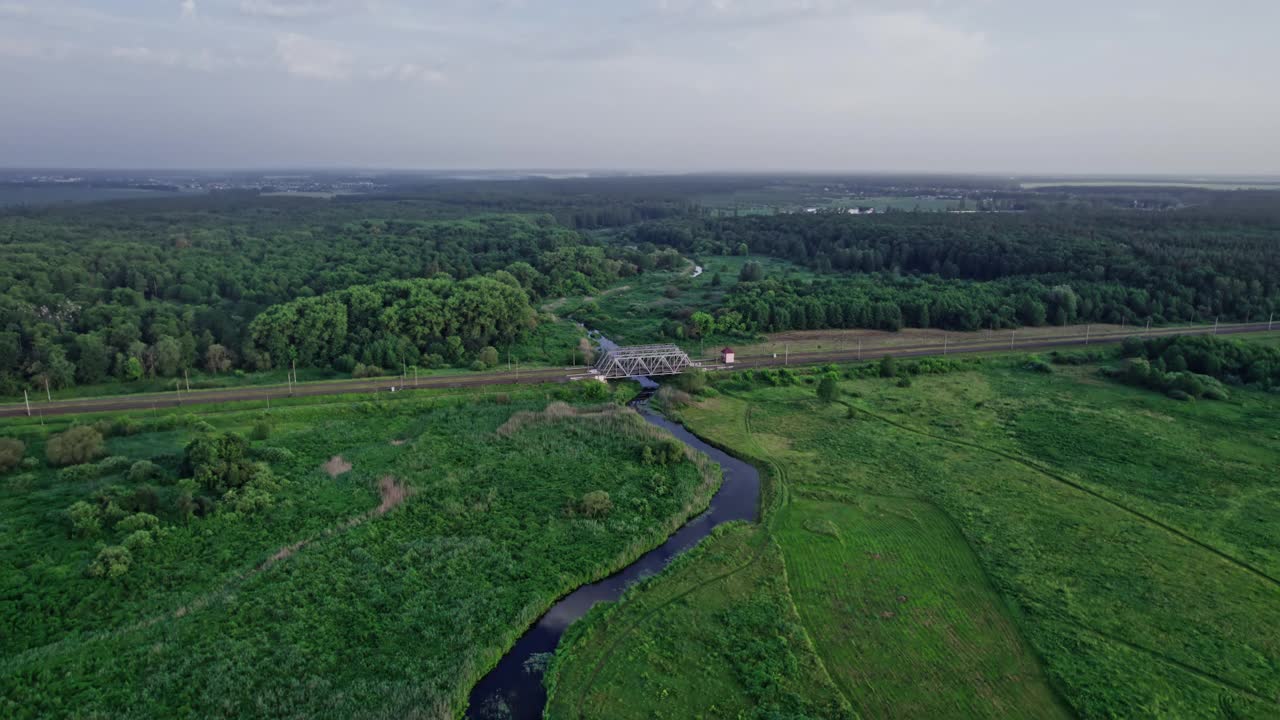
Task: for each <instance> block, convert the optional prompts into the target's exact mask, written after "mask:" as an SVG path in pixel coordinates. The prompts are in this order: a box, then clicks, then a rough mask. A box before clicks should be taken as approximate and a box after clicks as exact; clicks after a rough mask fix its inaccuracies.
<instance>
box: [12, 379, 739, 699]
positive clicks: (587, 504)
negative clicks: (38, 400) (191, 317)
mask: <svg viewBox="0 0 1280 720" xmlns="http://www.w3.org/2000/svg"><path fill="white" fill-rule="evenodd" d="M566 393H567V395H566V397H568V398H569V399H570V400H574V398H575V397H577V395H578V394H579V388H578V387H577V386H573V387H572V388H537V389H528V390H522V391H519V392H516V393H513V394H510V395H508V394H505V393H503V394H488V395H485V394H481V393H474V392H469V393H455V394H454V395H452V396H446V395H443V394H441V393H431V394H428V393H423V394H421V395H418V394H414V395H413V396H412V397H405V398H404V399H400V400H394V401H383V402H365V401H360V400H356V401H353V400H352V399H350V398H345V399H343V398H340V399H337V400H326V401H323V402H307V403H299V404H298V405H296V406H292V407H290V406H283V407H279V406H278V407H277V408H276V409H274V410H272V411H271V413H270V414H269V415H268V414H264V413H263V412H262V411H261V410H244V409H240V408H237V407H236V406H230V407H229V408H225V409H222V410H221V411H215V412H209V413H206V414H205V415H203V416H202V417H199V418H195V417H184V416H178V415H172V416H165V415H159V416H138V417H136V418H134V419H132V420H122V419H121V418H111V419H108V421H107V422H104V423H101V424H100V425H99V426H98V427H99V429H101V430H104V431H106V433H107V434H108V435H109V436H110V437H109V438H108V439H107V440H106V442H105V445H106V447H105V450H104V453H105V454H107V455H109V457H108V458H107V459H104V460H96V461H94V462H92V463H90V464H83V465H74V466H71V467H69V468H67V469H54V468H51V467H48V466H47V465H46V463H45V462H44V460H43V458H44V456H45V452H46V446H47V445H48V444H49V442H50V439H49V436H50V435H52V434H54V433H56V432H61V431H63V430H64V429H65V428H66V426H67V421H64V422H63V424H62V425H59V426H54V425H50V426H41V425H39V424H33V423H31V422H30V421H27V420H26V419H23V421H22V422H18V421H10V422H7V423H6V424H4V425H0V435H4V436H6V437H19V438H22V439H23V440H24V442H25V445H26V447H25V459H24V460H23V461H22V462H21V464H20V465H19V466H18V467H16V468H13V469H12V470H10V471H9V472H7V473H4V474H0V716H4V717H15V718H28V717H29V718H35V717H58V716H86V717H178V716H190V715H198V716H237V717H246V716H259V717H260V716H272V717H299V718H301V717H308V718H309V717H356V716H360V717H368V716H378V717H406V716H417V717H447V716H452V715H457V714H460V713H461V712H462V710H463V705H464V704H465V699H466V694H467V692H468V691H469V689H470V687H471V686H472V684H473V683H474V682H475V681H476V680H477V679H478V678H479V677H480V676H481V675H482V674H483V673H484V672H485V671H486V670H487V669H488V668H489V667H491V666H492V665H493V664H494V663H495V662H496V661H497V660H498V658H499V657H500V656H501V654H502V653H503V652H504V651H505V650H506V648H507V647H509V646H510V644H511V643H512V642H514V640H515V639H516V637H517V636H518V635H519V634H520V633H521V632H522V631H523V630H524V628H525V627H526V626H527V625H528V624H529V623H531V622H532V621H533V620H535V619H536V618H537V617H538V615H539V614H541V613H542V611H543V610H545V609H546V608H547V607H548V606H549V605H550V604H551V602H552V601H553V600H554V599H555V598H557V597H558V596H560V595H561V594H563V593H565V592H567V591H568V590H571V589H572V588H574V587H576V586H578V585H579V584H581V583H583V582H585V581H589V580H592V579H595V578H598V577H600V576H602V575H604V574H606V573H607V572H609V571H610V570H612V569H614V568H617V567H620V566H621V565H623V564H625V563H626V562H628V561H629V560H630V559H632V558H634V557H636V556H638V555H639V554H640V553H641V552H643V551H644V550H647V549H648V548H650V547H653V546H655V545H657V544H659V543H660V542H661V541H662V540H663V539H665V538H666V536H667V534H668V533H669V531H670V530H671V529H673V528H674V527H675V526H677V525H679V524H680V523H681V522H682V521H683V519H684V518H686V517H687V516H689V515H690V514H692V513H694V512H696V511H697V510H699V509H700V508H702V507H703V506H705V504H706V502H707V501H708V499H709V497H710V495H711V493H712V492H713V490H714V488H715V487H716V485H717V484H718V482H719V473H718V471H717V469H716V468H715V467H714V466H711V465H709V464H708V463H706V462H704V461H703V458H702V457H701V456H696V457H695V458H694V460H689V459H685V457H684V456H680V457H673V456H671V455H670V454H667V455H666V456H665V461H666V463H667V464H662V461H659V462H657V463H650V464H648V465H644V464H642V463H641V457H642V454H644V453H643V451H644V450H645V448H653V447H659V448H660V447H664V445H663V443H665V442H666V438H668V437H669V436H665V434H664V433H662V432H661V431H659V430H657V429H655V428H654V427H653V426H651V425H648V424H647V423H644V422H643V421H642V420H641V419H640V418H639V417H638V416H636V415H635V413H633V412H631V411H630V410H627V409H624V408H621V407H619V406H617V405H615V404H612V403H606V404H605V405H581V404H578V405H565V404H560V405H556V404H554V403H552V405H550V406H548V401H549V400H550V399H554V397H555V396H556V395H559V394H566ZM619 399H621V398H619ZM575 402H581V401H577V400H575ZM544 408H545V409H544ZM227 432H234V433H237V434H240V435H242V436H245V437H253V438H258V439H255V440H253V441H252V443H251V445H250V447H249V449H248V458H249V460H244V461H242V460H240V459H227V458H231V455H226V456H225V457H224V462H223V464H222V465H215V466H208V467H206V466H200V467H201V468H203V469H201V470H198V471H197V477H198V478H200V477H203V478H205V479H206V480H207V479H208V478H210V477H212V478H215V480H216V479H218V478H221V479H222V480H226V481H228V482H231V481H233V480H235V481H237V482H238V481H239V480H236V479H237V477H239V479H240V480H243V476H240V475H238V474H239V473H252V477H253V479H252V480H251V481H249V482H247V483H244V484H241V485H239V486H236V487H234V488H233V489H231V490H227V491H225V492H215V491H213V490H211V489H210V487H211V486H209V485H206V484H205V481H202V482H201V484H199V485H197V484H195V483H193V482H191V481H185V480H181V479H180V478H181V477H183V476H185V475H186V474H187V472H189V468H188V466H189V465H190V466H196V464H197V463H198V459H197V458H193V451H187V452H185V453H184V448H185V447H187V445H188V443H189V442H191V441H192V440H201V442H204V443H205V445H199V446H198V447H208V445H209V443H215V444H216V445H217V446H218V447H224V446H225V447H234V446H235V443H233V442H231V441H226V440H224V438H225V437H226V435H225V433H227ZM195 454H196V455H199V452H195ZM115 458H120V459H115ZM139 461H148V464H141V465H139V464H136V463H138V462H139ZM232 466H234V467H235V468H236V471H235V473H222V471H223V470H225V469H227V468H228V467H232ZM209 467H212V468H213V469H212V470H210V469H209ZM219 473H222V474H219ZM233 484H234V483H233ZM654 487H661V488H662V489H663V492H661V493H657V492H653V488H654ZM139 532H140V533H142V535H140V536H139V535H137V533H139ZM104 548H105V549H104Z"/></svg>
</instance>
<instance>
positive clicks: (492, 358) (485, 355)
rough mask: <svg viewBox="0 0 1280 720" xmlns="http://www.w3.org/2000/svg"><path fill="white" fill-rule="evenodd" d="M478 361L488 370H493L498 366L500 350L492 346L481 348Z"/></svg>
mask: <svg viewBox="0 0 1280 720" xmlns="http://www.w3.org/2000/svg"><path fill="white" fill-rule="evenodd" d="M478 359H479V360H480V362H482V363H484V366H485V367H486V368H491V367H493V366H495V365H497V364H498V349H497V348H495V347H494V346H492V345H485V346H484V347H483V348H481V350H480V356H479V358H478Z"/></svg>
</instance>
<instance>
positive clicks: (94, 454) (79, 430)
mask: <svg viewBox="0 0 1280 720" xmlns="http://www.w3.org/2000/svg"><path fill="white" fill-rule="evenodd" d="M102 453H103V445H102V433H100V432H98V431H97V430H94V429H93V428H91V427H87V426H83V425H82V426H80V427H73V428H71V429H70V430H67V431H66V432H64V433H59V434H58V435H54V436H53V437H51V438H49V443H48V444H47V445H46V446H45V457H47V458H49V463H50V464H52V465H79V464H81V463H87V462H89V461H90V460H94V459H96V458H98V457H99V456H101V455H102Z"/></svg>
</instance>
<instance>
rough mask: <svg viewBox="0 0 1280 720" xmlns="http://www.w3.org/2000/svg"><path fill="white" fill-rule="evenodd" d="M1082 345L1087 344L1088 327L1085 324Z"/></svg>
mask: <svg viewBox="0 0 1280 720" xmlns="http://www.w3.org/2000/svg"><path fill="white" fill-rule="evenodd" d="M1084 344H1085V345H1088V344H1089V325H1087V324H1086V325H1085V326H1084Z"/></svg>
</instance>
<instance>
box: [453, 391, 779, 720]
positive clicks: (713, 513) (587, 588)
mask: <svg viewBox="0 0 1280 720" xmlns="http://www.w3.org/2000/svg"><path fill="white" fill-rule="evenodd" d="M643 380H645V381H646V382H645V383H642V385H645V387H646V388H649V389H648V391H646V392H645V393H643V394H641V396H640V398H638V399H637V401H636V402H635V403H633V407H635V408H636V410H639V411H640V413H641V415H642V416H643V417H644V419H645V420H646V421H647V422H649V423H651V424H653V425H657V426H658V427H661V428H664V429H666V430H667V431H669V432H670V433H671V434H672V435H674V436H675V437H676V438H677V439H678V440H680V441H682V442H684V443H685V444H686V445H688V446H690V447H692V448H693V449H694V450H697V451H699V452H702V453H705V454H706V455H707V456H709V457H710V458H711V459H712V460H714V461H715V462H717V463H719V464H720V468H721V469H722V470H723V471H724V482H723V483H722V484H721V485H720V489H719V490H717V491H716V494H715V496H714V497H712V498H711V505H710V507H708V508H707V510H706V511H705V512H703V513H702V514H701V515H698V516H697V517H695V518H693V519H691V520H689V522H687V523H685V524H684V526H682V527H681V528H680V529H679V530H677V531H676V532H675V534H674V535H672V536H671V537H670V538H668V539H667V541H666V542H665V543H663V544H662V545H661V546H660V547H658V548H655V549H653V550H650V551H649V552H647V553H645V554H644V555H641V556H640V558H639V559H638V560H636V561H635V562H633V563H631V564H630V565H628V566H627V567H625V568H623V569H622V570H619V571H618V572H616V573H614V574H613V575H610V576H609V577H607V578H605V579H603V580H601V581H599V582H594V583H591V584H590V585H583V586H582V587H580V588H578V589H577V590H574V591H573V592H571V593H569V594H568V595H566V596H565V597H564V598H562V599H561V600H560V601H559V602H557V603H556V604H555V605H553V606H551V609H550V610H548V611H547V612H546V614H545V615H543V616H542V617H541V618H539V619H538V622H537V623H535V624H534V626H533V627H531V628H529V630H528V632H526V633H525V634H524V635H523V636H522V637H521V638H520V639H519V640H518V641H516V644H515V646H514V647H512V648H511V650H510V651H509V652H508V653H507V654H506V655H505V656H504V657H503V658H502V660H501V661H500V662H499V663H498V666H497V667H495V668H494V669H493V670H492V671H490V673H489V674H488V675H486V676H484V678H483V679H481V680H480V682H479V684H477V685H476V686H475V688H473V689H472V690H471V698H470V705H469V707H468V708H467V717H470V718H491V717H492V718H498V717H504V718H505V717H509V718H515V719H516V720H535V719H537V718H541V717H542V711H543V707H544V706H545V705H546V703H547V693H546V690H545V689H544V688H543V687H542V667H543V666H542V665H541V664H537V666H536V667H529V668H526V662H527V661H528V660H529V659H530V658H531V657H534V656H535V655H537V654H538V653H549V652H553V651H554V650H555V649H556V644H557V643H559V642H560V636H561V635H562V634H563V633H564V631H565V629H567V628H568V627H569V625H570V623H572V622H573V621H574V620H577V619H578V618H580V617H582V616H583V615H585V614H586V612H587V610H590V609H591V606H592V605H595V604H596V603H598V602H601V601H607V600H617V599H618V598H619V597H620V596H621V595H622V592H623V591H624V590H626V588H627V587H628V586H629V585H631V584H632V583H634V582H635V581H636V580H639V579H640V578H643V577H646V576H648V575H653V574H655V573H657V572H659V571H661V570H662V569H663V568H665V567H666V566H667V564H668V563H670V562H671V560H672V559H673V558H675V556H677V555H679V554H680V553H682V552H684V551H685V550H688V549H689V548H691V547H693V546H694V545H696V544H697V543H698V541H699V540H701V539H702V538H704V537H706V536H707V535H708V534H709V533H710V532H711V530H712V529H713V528H715V527H716V526H717V525H720V524H721V523H726V522H729V521H731V520H752V521H754V520H755V519H756V514H757V507H758V504H759V498H760V475H759V473H757V472H756V469H755V468H754V467H752V466H751V465H749V464H747V463H745V462H743V461H741V460H739V459H737V458H735V457H732V456H730V455H729V454H727V453H725V452H723V451H721V450H717V449H716V448H713V447H711V446H710V445H708V444H706V443H704V442H703V441H701V440H699V439H698V438H697V437H696V436H694V435H693V433H690V432H689V431H688V430H685V429H684V428H683V427H681V426H680V425H678V424H677V423H673V422H671V421H670V420H667V419H666V418H663V417H662V416H660V415H658V414H657V413H655V412H653V411H652V410H650V409H649V404H648V397H649V396H650V395H651V394H652V387H651V386H656V384H655V383H653V381H651V380H649V379H648V378H643Z"/></svg>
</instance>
